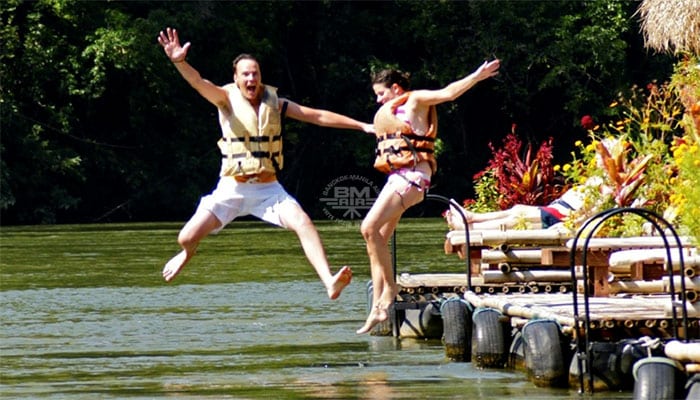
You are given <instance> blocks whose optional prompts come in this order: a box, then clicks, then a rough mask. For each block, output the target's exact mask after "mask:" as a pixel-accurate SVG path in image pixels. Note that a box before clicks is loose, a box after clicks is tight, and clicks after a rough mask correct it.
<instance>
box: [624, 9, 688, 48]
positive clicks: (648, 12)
mask: <svg viewBox="0 0 700 400" xmlns="http://www.w3.org/2000/svg"><path fill="white" fill-rule="evenodd" d="M637 12H638V14H639V16H640V19H641V24H642V34H643V35H644V45H645V46H646V47H647V48H651V49H654V50H656V51H659V52H667V53H680V52H691V53H693V54H695V55H700V0H644V1H642V3H641V4H640V5H639V9H638V10H637Z"/></svg>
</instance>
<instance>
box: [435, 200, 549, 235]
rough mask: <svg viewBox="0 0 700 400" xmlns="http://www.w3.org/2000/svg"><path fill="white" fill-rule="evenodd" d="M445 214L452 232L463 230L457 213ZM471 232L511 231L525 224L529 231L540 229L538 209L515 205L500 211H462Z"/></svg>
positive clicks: (462, 222)
mask: <svg viewBox="0 0 700 400" xmlns="http://www.w3.org/2000/svg"><path fill="white" fill-rule="evenodd" d="M452 208H453V207H451V209H450V210H448V211H447V212H446V213H445V218H446V219H447V223H448V225H449V226H450V229H452V230H463V229H464V221H463V220H462V216H461V215H460V214H459V211H457V210H454V209H452ZM463 212H464V213H465V216H466V218H467V222H468V223H469V228H470V229H471V230H477V231H480V230H483V231H485V230H494V229H500V230H504V229H513V228H514V227H516V226H519V225H522V224H526V225H527V226H528V228H530V229H539V228H541V227H542V217H541V215H540V208H539V207H537V206H529V205H524V204H516V205H514V206H513V207H512V208H509V209H506V210H502V211H492V212H485V213H474V212H470V211H467V210H464V211H463Z"/></svg>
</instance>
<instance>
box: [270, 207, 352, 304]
mask: <svg viewBox="0 0 700 400" xmlns="http://www.w3.org/2000/svg"><path fill="white" fill-rule="evenodd" d="M280 207H284V208H282V209H280V219H281V220H282V223H283V224H284V226H285V227H287V228H288V229H290V230H292V231H294V232H295V233H296V234H297V236H298V237H299V242H300V243H301V247H302V249H304V254H305V255H306V258H307V259H308V260H309V262H310V263H311V265H312V266H313V267H314V269H315V270H316V273H317V274H318V277H319V278H321V282H323V285H324V286H325V288H326V293H328V298H329V299H331V300H335V299H337V298H338V297H339V296H340V293H341V292H342V291H343V289H345V287H346V286H348V285H349V284H350V282H351V281H352V270H351V269H350V267H348V266H344V267H342V268H340V270H339V271H338V272H337V273H336V274H335V275H333V274H332V273H331V269H330V267H329V265H328V258H327V257H326V251H325V250H324V249H323V243H322V242H321V237H320V236H319V234H318V231H317V230H316V227H315V226H314V224H313V222H311V219H310V218H309V216H308V215H307V214H306V213H305V212H304V210H302V209H301V207H299V205H298V204H295V203H285V204H282V205H280Z"/></svg>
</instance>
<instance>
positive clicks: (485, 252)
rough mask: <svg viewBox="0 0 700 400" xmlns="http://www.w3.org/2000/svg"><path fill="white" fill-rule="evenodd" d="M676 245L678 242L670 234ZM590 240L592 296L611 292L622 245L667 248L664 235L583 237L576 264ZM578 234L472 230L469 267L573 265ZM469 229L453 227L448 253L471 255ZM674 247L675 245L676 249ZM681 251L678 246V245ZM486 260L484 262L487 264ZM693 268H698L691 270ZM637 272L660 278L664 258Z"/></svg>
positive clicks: (686, 242)
mask: <svg viewBox="0 0 700 400" xmlns="http://www.w3.org/2000/svg"><path fill="white" fill-rule="evenodd" d="M667 240H668V245H669V247H671V248H677V246H678V243H677V242H676V241H675V239H673V238H667ZM680 241H681V246H682V247H683V248H692V246H693V245H692V243H691V240H690V239H689V238H687V237H681V238H680ZM584 245H586V253H585V259H586V260H585V261H586V262H585V264H586V266H587V267H588V282H589V284H590V286H589V289H590V292H591V293H592V295H593V296H608V295H610V286H609V277H610V272H611V269H610V266H611V262H610V258H611V256H612V255H613V254H614V253H616V252H620V251H621V250H623V251H624V250H632V249H637V250H639V249H653V250H655V251H665V248H664V247H665V242H664V240H663V238H662V237H660V236H639V237H629V238H591V239H589V240H588V241H587V243H586V239H585V238H579V240H578V241H577V243H576V247H577V248H576V249H575V251H574V265H577V266H578V265H583V264H584V262H583V259H584V254H583V248H584ZM572 247H573V239H571V235H570V233H569V232H566V231H561V230H556V229H536V230H505V231H499V230H493V231H470V232H469V248H470V260H471V264H470V271H471V274H472V275H483V274H484V273H485V271H492V270H500V271H501V272H503V273H509V272H511V269H512V267H518V268H521V269H531V268H547V269H552V268H566V269H569V268H570V267H571V260H570V259H571V249H572ZM465 250H466V234H465V232H464V231H463V230H460V231H451V232H449V233H448V234H447V238H446V240H445V253H446V254H454V253H456V254H458V255H459V257H460V258H462V259H464V258H465V257H466V254H465V253H466V252H465ZM672 252H673V250H672ZM675 252H676V254H677V253H678V250H677V249H676V250H675ZM482 266H485V268H482ZM692 271H694V269H693V270H692ZM634 273H635V274H634V275H633V276H634V277H635V278H638V277H640V276H641V277H646V278H648V279H659V278H661V277H662V275H663V261H662V262H661V264H660V266H659V262H656V261H647V262H646V263H645V264H644V263H642V264H640V266H638V267H635V270H634Z"/></svg>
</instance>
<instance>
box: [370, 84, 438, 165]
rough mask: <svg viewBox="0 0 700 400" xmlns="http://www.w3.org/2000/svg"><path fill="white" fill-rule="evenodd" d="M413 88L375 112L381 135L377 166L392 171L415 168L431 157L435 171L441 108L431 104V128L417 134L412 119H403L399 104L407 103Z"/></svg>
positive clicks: (376, 123)
mask: <svg viewBox="0 0 700 400" xmlns="http://www.w3.org/2000/svg"><path fill="white" fill-rule="evenodd" d="M409 95H410V92H406V93H404V94H403V95H401V96H399V97H397V98H395V99H393V100H391V101H389V102H387V103H385V104H384V105H383V106H381V107H380V108H379V110H378V111H377V113H376V114H375V116H374V130H375V132H376V133H375V134H376V136H377V149H376V152H375V153H376V156H377V157H376V159H375V160H374V168H376V169H378V170H379V171H381V172H384V173H386V174H389V173H391V172H393V171H394V170H397V169H400V168H406V167H410V168H415V166H416V164H418V163H419V162H421V161H428V163H429V164H430V169H431V170H432V172H433V173H435V170H437V160H436V159H435V154H434V153H435V138H436V136H437V110H436V109H435V106H431V107H430V109H429V111H428V132H427V133H426V134H425V136H421V135H417V134H415V133H414V132H413V128H411V125H409V124H408V123H406V122H404V121H402V120H401V119H399V118H398V117H397V116H396V114H395V112H396V108H398V107H399V106H401V105H403V104H405V103H406V101H407V100H408V97H409Z"/></svg>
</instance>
